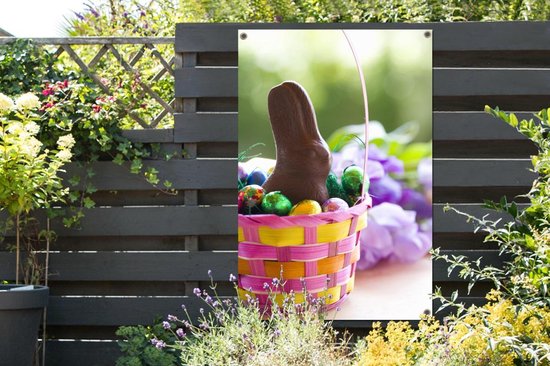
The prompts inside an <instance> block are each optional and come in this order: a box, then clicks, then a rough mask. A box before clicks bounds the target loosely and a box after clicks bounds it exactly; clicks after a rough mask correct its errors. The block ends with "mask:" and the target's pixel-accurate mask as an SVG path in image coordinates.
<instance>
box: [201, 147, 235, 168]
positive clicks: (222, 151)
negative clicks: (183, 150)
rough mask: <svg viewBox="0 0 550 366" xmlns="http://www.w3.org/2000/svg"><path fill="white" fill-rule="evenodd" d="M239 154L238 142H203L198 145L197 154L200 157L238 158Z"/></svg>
mask: <svg viewBox="0 0 550 366" xmlns="http://www.w3.org/2000/svg"><path fill="white" fill-rule="evenodd" d="M237 155H238V144H237V143H236V142H202V143H200V144H198V146H197V156H198V157H199V158H233V159H237ZM235 164H236V163H235ZM235 169H237V166H235ZM235 171H236V170H235Z"/></svg>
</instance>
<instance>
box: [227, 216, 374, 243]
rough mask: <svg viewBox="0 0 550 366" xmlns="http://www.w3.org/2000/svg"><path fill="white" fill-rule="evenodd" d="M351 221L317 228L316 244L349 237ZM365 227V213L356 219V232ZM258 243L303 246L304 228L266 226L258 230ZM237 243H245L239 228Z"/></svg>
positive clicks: (241, 229)
mask: <svg viewBox="0 0 550 366" xmlns="http://www.w3.org/2000/svg"><path fill="white" fill-rule="evenodd" d="M350 225H351V219H349V220H346V221H342V222H335V223H332V224H325V225H319V226H318V227H317V243H330V242H334V241H338V240H342V239H344V238H346V237H347V236H348V235H349V228H350ZM366 226H367V213H366V212H365V213H364V214H362V215H361V216H359V218H358V222H357V227H356V231H359V230H362V229H364V228H365V227H366ZM258 235H259V238H260V243H261V244H265V245H271V246H275V247H285V246H290V245H303V244H304V228H303V227H301V226H294V227H288V228H281V229H273V228H270V227H268V226H260V227H259V228H258ZM238 238H239V242H241V241H245V240H246V238H245V237H244V230H243V228H242V227H239V230H238Z"/></svg>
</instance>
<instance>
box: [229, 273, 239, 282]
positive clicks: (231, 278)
mask: <svg viewBox="0 0 550 366" xmlns="http://www.w3.org/2000/svg"><path fill="white" fill-rule="evenodd" d="M229 281H230V282H235V281H237V277H235V275H234V274H233V273H230V274H229Z"/></svg>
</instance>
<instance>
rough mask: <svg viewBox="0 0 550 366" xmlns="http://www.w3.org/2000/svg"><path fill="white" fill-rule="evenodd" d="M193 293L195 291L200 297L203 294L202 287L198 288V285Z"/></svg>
mask: <svg viewBox="0 0 550 366" xmlns="http://www.w3.org/2000/svg"><path fill="white" fill-rule="evenodd" d="M193 293H194V294H195V295H197V296H199V297H200V296H201V289H200V288H198V287H195V288H194V289H193Z"/></svg>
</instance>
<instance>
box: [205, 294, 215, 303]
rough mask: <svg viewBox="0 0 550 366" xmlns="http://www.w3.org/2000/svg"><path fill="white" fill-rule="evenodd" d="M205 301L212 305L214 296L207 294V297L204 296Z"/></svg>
mask: <svg viewBox="0 0 550 366" xmlns="http://www.w3.org/2000/svg"><path fill="white" fill-rule="evenodd" d="M204 301H205V302H206V303H207V304H208V305H211V304H212V301H213V300H212V297H211V296H210V295H206V297H205V298H204Z"/></svg>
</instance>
